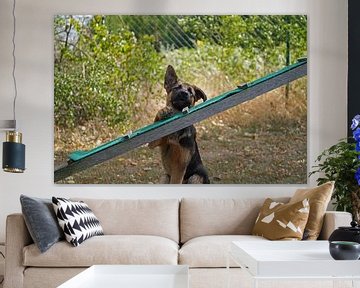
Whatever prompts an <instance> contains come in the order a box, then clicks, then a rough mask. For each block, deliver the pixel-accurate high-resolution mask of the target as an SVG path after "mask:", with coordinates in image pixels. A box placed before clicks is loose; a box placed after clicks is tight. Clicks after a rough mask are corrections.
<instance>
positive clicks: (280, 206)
mask: <svg viewBox="0 0 360 288" xmlns="http://www.w3.org/2000/svg"><path fill="white" fill-rule="evenodd" d="M308 217H309V202H308V200H307V199H305V200H303V201H300V202H296V203H292V204H284V203H280V202H276V201H273V200H272V199H270V198H268V199H266V200H265V202H264V204H263V206H262V208H261V209H260V212H259V216H258V218H257V219H256V222H255V226H254V229H253V231H252V234H253V235H257V236H263V237H264V238H267V239H269V240H287V239H291V240H301V239H302V236H303V233H304V228H305V225H306V222H307V220H308Z"/></svg>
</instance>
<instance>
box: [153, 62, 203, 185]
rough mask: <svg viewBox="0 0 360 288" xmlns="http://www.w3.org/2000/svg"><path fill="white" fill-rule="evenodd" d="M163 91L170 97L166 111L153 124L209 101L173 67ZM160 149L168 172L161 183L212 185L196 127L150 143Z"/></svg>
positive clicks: (187, 128)
mask: <svg viewBox="0 0 360 288" xmlns="http://www.w3.org/2000/svg"><path fill="white" fill-rule="evenodd" d="M164 88H165V90H166V93H167V97H166V107H165V108H163V109H160V110H159V111H158V113H157V114H156V117H155V120H154V122H156V121H159V120H162V119H165V118H168V117H170V116H172V115H174V114H176V113H179V112H181V111H183V109H185V108H187V107H192V106H194V104H195V102H197V101H198V100H200V99H202V100H203V101H206V99H207V97H206V95H205V93H204V92H203V91H202V90H201V89H200V88H198V87H196V86H195V85H190V84H188V83H183V82H182V81H181V80H180V79H179V78H178V77H177V75H176V72H175V70H174V68H173V67H172V66H171V65H169V66H168V67H167V69H166V73H165V81H164ZM157 146H160V150H161V160H162V164H163V167H164V169H165V175H164V176H163V178H162V179H161V183H163V184H209V183H210V181H209V176H208V173H207V171H206V169H205V167H204V165H203V163H202V161H201V157H200V153H199V148H198V145H197V142H196V129H195V127H194V125H191V126H189V127H186V128H184V129H181V130H179V131H177V132H175V133H173V134H170V135H168V136H165V137H162V138H160V139H158V140H155V141H153V142H151V143H149V147H150V148H155V147H157Z"/></svg>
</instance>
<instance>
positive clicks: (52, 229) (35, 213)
mask: <svg viewBox="0 0 360 288" xmlns="http://www.w3.org/2000/svg"><path fill="white" fill-rule="evenodd" d="M20 203H21V210H22V213H23V216H24V220H25V223H26V227H27V228H28V230H29V233H30V235H31V238H32V239H33V241H34V243H35V244H36V245H37V246H38V248H39V250H40V251H41V252H45V251H46V250H48V249H49V248H50V247H51V246H52V245H54V244H55V243H56V242H58V241H60V240H61V239H64V232H63V231H62V230H61V228H60V226H59V223H58V221H57V218H56V215H55V212H54V209H53V205H52V202H51V199H40V198H35V197H28V196H25V195H21V196H20Z"/></svg>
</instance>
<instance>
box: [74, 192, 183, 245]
mask: <svg viewBox="0 0 360 288" xmlns="http://www.w3.org/2000/svg"><path fill="white" fill-rule="evenodd" d="M74 200H81V201H84V202H85V203H86V204H88V206H89V208H90V209H91V210H92V211H93V212H94V214H95V215H96V217H97V218H98V219H99V221H100V224H101V226H102V228H103V230H104V234H105V235H155V236H162V237H166V238H169V239H171V240H174V241H175V242H176V243H179V200H178V199H140V200H128V199H126V200H124V199H80V198H76V199H74Z"/></svg>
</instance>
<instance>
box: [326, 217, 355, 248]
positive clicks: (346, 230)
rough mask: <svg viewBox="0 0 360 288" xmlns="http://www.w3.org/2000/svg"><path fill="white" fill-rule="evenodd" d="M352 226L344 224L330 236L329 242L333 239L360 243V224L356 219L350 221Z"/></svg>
mask: <svg viewBox="0 0 360 288" xmlns="http://www.w3.org/2000/svg"><path fill="white" fill-rule="evenodd" d="M350 225H351V226H349V227H347V226H343V227H339V228H338V229H336V230H334V232H333V233H331V235H330V237H329V242H331V241H349V242H357V243H359V244H360V226H359V225H358V224H357V222H356V221H352V222H351V223H350Z"/></svg>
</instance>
